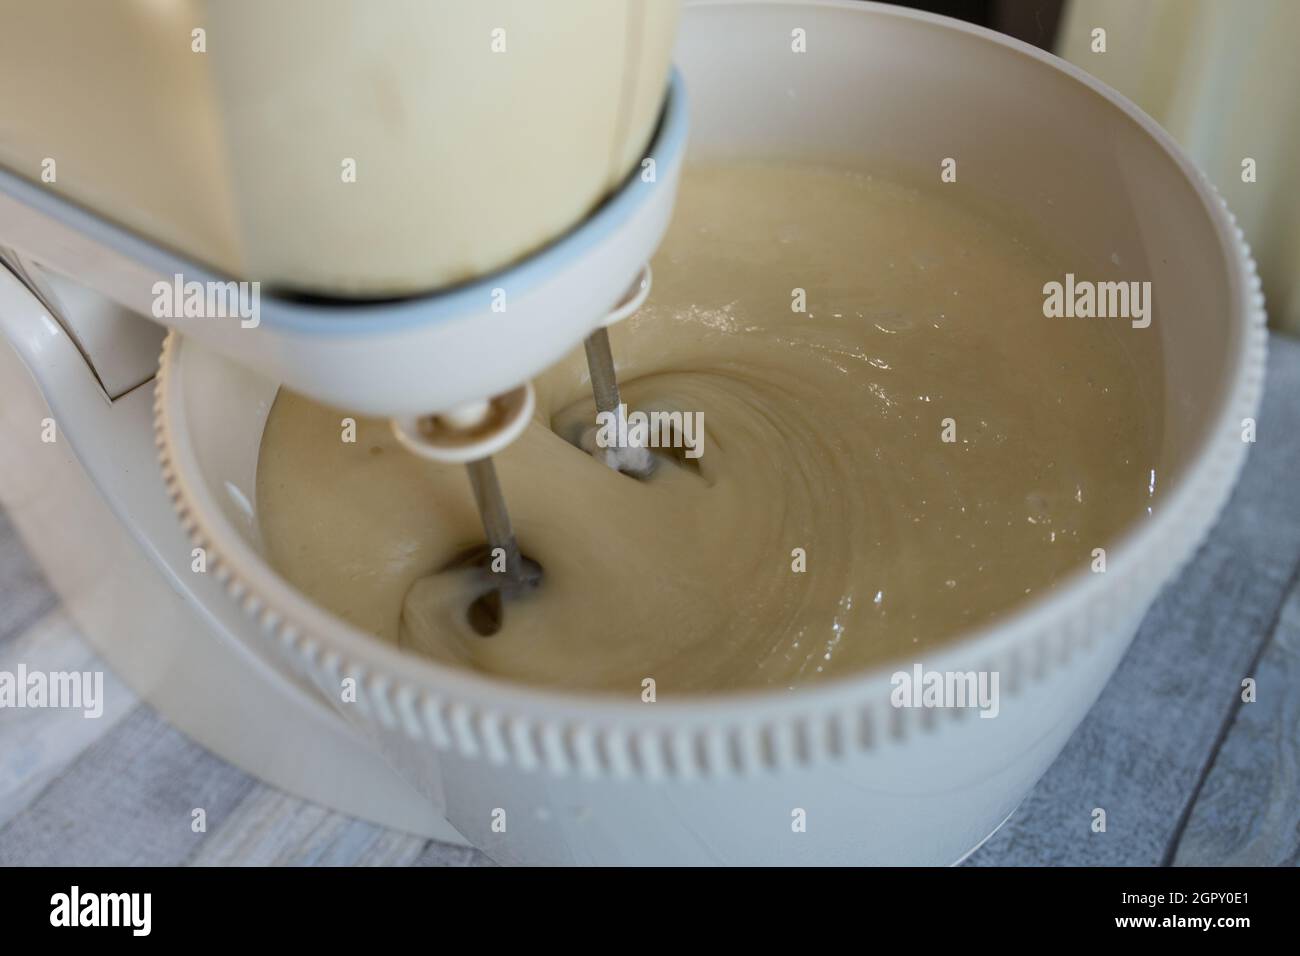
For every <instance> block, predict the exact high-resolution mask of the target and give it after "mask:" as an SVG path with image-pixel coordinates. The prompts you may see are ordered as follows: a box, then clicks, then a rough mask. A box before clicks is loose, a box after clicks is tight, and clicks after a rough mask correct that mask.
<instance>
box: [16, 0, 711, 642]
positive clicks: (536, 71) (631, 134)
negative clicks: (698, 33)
mask: <svg viewBox="0 0 1300 956" xmlns="http://www.w3.org/2000/svg"><path fill="white" fill-rule="evenodd" d="M7 2H8V0H0V4H7ZM0 12H3V13H4V15H5V18H6V20H7V21H8V22H10V23H12V24H21V25H22V27H23V29H14V30H11V31H7V33H6V36H5V37H0V79H10V80H11V81H12V82H10V84H9V85H10V86H11V87H16V86H17V85H19V80H20V79H21V82H22V83H25V84H32V83H35V84H37V85H39V86H41V87H42V88H44V89H46V90H47V91H48V92H49V93H50V94H51V97H45V98H42V99H41V100H40V101H37V100H35V99H31V100H26V99H24V100H21V101H17V102H15V101H11V103H10V105H7V106H6V108H5V113H4V115H3V116H0V263H7V264H8V265H9V266H10V267H11V268H12V269H13V271H15V272H16V273H17V274H18V275H19V276H20V278H22V279H24V281H26V282H27V283H28V284H29V285H31V286H33V287H34V291H36V292H37V293H38V294H39V293H40V292H41V291H42V290H41V288H40V287H41V286H43V285H45V284H46V282H45V281H44V280H45V278H48V277H49V276H51V275H53V276H56V277H63V278H61V279H59V280H58V281H63V279H71V280H72V281H73V282H75V283H78V284H79V285H81V286H84V287H85V288H86V289H88V290H90V292H91V293H93V294H95V295H98V296H100V297H102V298H103V299H105V300H108V301H109V302H112V303H116V305H117V306H121V307H123V308H125V309H127V310H129V311H132V312H135V313H137V314H139V315H143V316H146V317H148V318H151V319H153V320H155V321H158V322H160V323H162V324H164V325H167V326H170V327H172V328H174V329H176V330H178V331H180V332H182V333H183V334H184V335H186V336H193V337H194V338H196V339H199V340H201V341H203V342H204V343H205V344H207V345H210V346H212V347H213V348H214V349H216V350H217V351H220V352H222V353H224V354H226V355H228V356H230V357H231V358H233V359H235V360H236V361H237V362H239V363H240V364H242V365H245V366H247V367H249V368H251V369H254V370H256V371H259V372H261V373H263V374H265V375H267V376H269V377H271V378H273V379H274V380H275V381H278V382H280V383H281V384H283V385H284V386H286V387H288V388H290V389H292V390H294V391H296V392H299V393H302V394H304V395H307V396H309V397H311V398H313V399H316V400H318V401H320V402H323V403H325V404H328V405H332V406H334V407H337V408H340V409H344V410H346V411H347V412H350V413H360V414H366V415H380V416H387V417H390V418H392V420H393V426H394V430H395V432H396V433H397V435H398V436H399V438H401V440H402V442H403V444H404V445H405V446H406V447H407V448H408V449H410V450H411V451H413V452H415V453H416V454H419V455H421V456H423V457H426V458H430V459H434V460H438V461H444V462H458V463H464V464H466V465H468V466H469V473H470V478H471V484H472V487H473V491H474V495H475V500H476V502H477V503H478V505H479V508H480V512H481V514H482V517H483V524H484V529H485V533H486V536H487V539H488V544H489V546H490V548H491V549H493V550H497V551H500V552H502V553H504V554H505V555H506V556H507V561H506V564H507V566H508V568H507V572H506V584H505V586H504V587H503V589H502V593H504V594H507V595H511V594H515V593H517V592H520V591H522V590H524V589H526V587H527V586H531V585H533V584H535V583H536V581H537V575H536V574H534V573H533V570H532V569H531V568H529V567H528V566H527V565H526V563H525V562H524V561H523V560H522V558H521V557H520V555H519V552H518V547H517V545H516V544H515V542H514V536H513V533H512V531H511V528H510V521H509V516H508V514H507V513H506V510H505V503H504V498H503V496H502V495H501V492H500V489H499V487H498V486H497V483H496V478H495V473H494V470H493V468H492V465H491V461H490V456H491V455H492V454H493V453H495V452H497V451H499V450H501V448H503V447H504V446H505V445H506V444H508V443H509V442H510V441H511V440H513V439H514V438H515V437H517V436H518V434H519V433H520V432H521V431H522V430H523V428H524V427H525V426H526V424H527V422H528V420H529V419H530V417H531V414H532V409H533V400H532V391H531V386H530V385H529V384H528V382H529V379H531V378H532V377H533V376H534V375H536V374H537V373H539V372H540V371H542V370H543V369H545V368H547V367H548V366H550V365H551V364H553V363H554V362H556V361H558V360H559V359H560V358H561V357H562V356H563V355H564V354H566V353H567V352H568V351H569V350H571V349H572V348H573V347H574V346H575V345H576V344H577V343H578V342H579V341H584V340H585V341H586V344H587V354H588V358H589V361H590V365H591V372H592V382H593V386H594V388H595V393H596V397H597V404H598V407H600V408H602V409H605V408H607V407H609V408H614V409H617V408H618V407H619V403H618V389H617V382H616V380H615V376H614V362H613V357H612V355H611V353H610V349H609V341H608V337H607V335H606V334H605V324H606V323H608V322H612V321H616V320H618V319H620V318H623V317H625V316H626V315H629V314H631V312H632V311H635V308H636V306H637V305H639V304H640V302H641V301H642V300H643V299H644V297H645V294H646V292H647V291H648V287H649V277H648V269H645V263H646V262H647V261H648V260H649V258H650V256H651V254H652V253H653V252H654V250H655V247H656V246H657V245H658V243H659V241H660V239H661V238H662V236H663V233H664V231H665V229H666V227H667V223H668V219H669V216H670V213H671V209H672V203H673V198H674V194H675V190H676V185H677V178H678V172H679V169H680V166H681V162H682V156H683V153H684V144H685V130H686V111H685V103H684V98H683V93H682V89H681V83H680V81H679V80H678V79H677V78H676V77H675V76H670V67H669V63H668V56H669V50H670V47H671V44H672V39H673V34H674V29H675V25H676V20H677V9H676V4H673V3H656V4H646V3H641V2H638V0H626V2H609V0H600V2H598V3H596V2H590V3H575V4H564V5H554V6H552V5H547V7H546V9H544V10H542V9H539V8H538V7H536V6H534V5H529V4H516V3H510V2H503V0H501V2H499V0H488V2H476V3H473V4H470V3H463V4H440V5H428V4H419V3H411V4H394V5H391V6H385V8H384V9H383V10H382V11H379V10H377V9H376V8H374V7H373V5H363V4H360V3H354V2H351V0H332V2H329V3H324V4H322V3H316V2H307V0H285V2H283V3H277V4H273V5H266V4H263V3H260V2H252V0H223V2H222V3H219V4H218V3H207V2H203V0H194V2H190V3H180V4H176V5H173V6H170V7H160V6H152V5H150V6H120V5H103V6H98V5H94V6H88V5H85V4H79V3H74V2H71V0H48V2H47V3H45V4H42V5H37V6H32V5H30V4H25V3H24V4H17V3H15V4H13V10H9V11H0ZM304 28H306V29H307V30H308V33H309V34H310V35H309V37H307V38H304V37H303V36H302V33H303V30H304ZM137 62H150V63H152V64H154V65H155V67H157V70H156V71H153V70H151V71H144V72H142V71H140V70H139V69H138V68H137V67H136V66H135V65H134V64H135V63H137ZM156 73H157V74H161V76H162V77H163V79H164V82H159V76H158V75H156ZM11 74H12V75H11ZM91 82H93V83H95V84H96V85H97V87H98V88H99V89H100V92H101V95H100V96H97V97H93V98H92V97H87V96H85V95H84V87H85V85H87V84H88V83H91ZM105 104H107V106H108V107H110V108H109V109H107V110H105V108H104V106H105ZM106 117H110V118H109V119H108V120H107V122H106ZM146 132H147V133H148V135H145V133H146ZM169 144H170V145H171V146H172V147H173V153H174V155H172V154H166V149H162V150H160V149H159V147H160V146H161V147H167V146H168V145H169ZM160 154H166V155H160ZM643 270H644V271H643ZM46 291H47V292H48V290H46ZM42 298H43V301H44V302H45V303H46V304H47V306H49V308H50V311H51V313H57V311H58V303H59V302H60V301H61V300H60V298H59V297H56V296H54V295H50V294H45V295H43V296H42ZM53 317H54V318H55V320H56V321H62V320H64V319H65V318H67V317H64V316H59V315H57V314H54V315H53ZM67 325H68V323H65V326H67ZM638 451H640V452H644V450H637V449H631V450H620V456H621V457H619V458H618V459H617V460H615V459H612V458H608V456H607V461H608V462H609V463H610V464H611V465H613V466H615V467H619V468H620V469H621V470H626V471H629V472H632V473H637V474H646V473H648V467H649V464H648V456H646V455H644V454H642V455H638V454H637V452H638ZM489 616H490V615H489ZM497 616H498V617H499V614H498V615H497Z"/></svg>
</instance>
